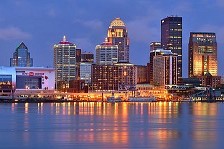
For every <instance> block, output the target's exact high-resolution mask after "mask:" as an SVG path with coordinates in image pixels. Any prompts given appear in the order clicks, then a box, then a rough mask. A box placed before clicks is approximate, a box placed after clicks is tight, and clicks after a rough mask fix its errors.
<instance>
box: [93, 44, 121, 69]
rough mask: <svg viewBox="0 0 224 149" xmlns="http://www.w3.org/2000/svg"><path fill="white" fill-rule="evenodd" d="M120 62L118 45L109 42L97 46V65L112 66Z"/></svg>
mask: <svg viewBox="0 0 224 149" xmlns="http://www.w3.org/2000/svg"><path fill="white" fill-rule="evenodd" d="M117 62H118V45H113V44H112V43H110V42H108V41H107V40H106V41H105V42H104V43H102V44H101V45H97V46H96V64H98V65H112V64H114V63H117Z"/></svg>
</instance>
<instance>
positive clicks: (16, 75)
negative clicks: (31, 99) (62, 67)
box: [0, 67, 55, 92]
mask: <svg viewBox="0 0 224 149" xmlns="http://www.w3.org/2000/svg"><path fill="white" fill-rule="evenodd" d="M54 89H55V69H54V68H43V67H0V91H1V92H10V91H12V90H13V91H14V90H54Z"/></svg>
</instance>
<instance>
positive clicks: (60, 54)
mask: <svg viewBox="0 0 224 149" xmlns="http://www.w3.org/2000/svg"><path fill="white" fill-rule="evenodd" d="M54 67H55V75H56V77H55V79H56V88H57V89H59V88H60V87H59V86H60V85H59V84H61V83H59V82H63V83H65V84H68V82H69V81H70V80H74V79H75V78H76V75H77V74H76V45H75V44H73V43H71V42H69V41H67V40H66V37H65V36H64V37H63V40H62V41H61V42H59V43H58V44H55V45H54ZM63 83H62V84H63ZM68 87H69V86H66V88H68Z"/></svg>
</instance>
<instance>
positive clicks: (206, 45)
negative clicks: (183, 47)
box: [188, 32, 221, 87]
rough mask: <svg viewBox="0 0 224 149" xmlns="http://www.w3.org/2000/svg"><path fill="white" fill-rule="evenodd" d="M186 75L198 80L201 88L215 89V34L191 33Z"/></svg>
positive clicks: (216, 71) (216, 81)
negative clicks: (209, 87)
mask: <svg viewBox="0 0 224 149" xmlns="http://www.w3.org/2000/svg"><path fill="white" fill-rule="evenodd" d="M188 53H189V57H188V58H189V59H188V75H189V77H195V78H199V79H200V81H201V82H202V86H211V87H216V86H218V85H219V84H220V80H221V77H220V76H217V75H218V62H217V42H216V35H215V33H205V32H203V33H202V32H191V33H190V39H189V45H188Z"/></svg>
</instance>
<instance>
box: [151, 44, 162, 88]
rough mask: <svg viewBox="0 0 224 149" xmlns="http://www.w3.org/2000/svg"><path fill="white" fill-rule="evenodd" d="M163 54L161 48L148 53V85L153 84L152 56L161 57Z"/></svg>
mask: <svg viewBox="0 0 224 149" xmlns="http://www.w3.org/2000/svg"><path fill="white" fill-rule="evenodd" d="M163 52H164V49H161V48H158V49H156V50H152V51H150V54H149V64H148V69H149V71H148V74H149V77H148V78H149V83H150V84H154V83H153V70H154V68H153V67H154V64H153V60H154V56H157V55H161V54H162V53H163Z"/></svg>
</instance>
